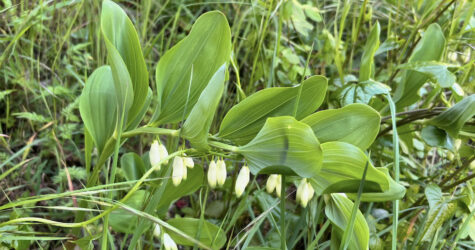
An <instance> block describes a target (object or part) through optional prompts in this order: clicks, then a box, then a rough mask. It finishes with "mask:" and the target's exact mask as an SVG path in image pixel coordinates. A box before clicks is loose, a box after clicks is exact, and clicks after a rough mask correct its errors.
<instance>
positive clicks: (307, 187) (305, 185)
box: [297, 178, 315, 207]
mask: <svg viewBox="0 0 475 250" xmlns="http://www.w3.org/2000/svg"><path fill="white" fill-rule="evenodd" d="M314 194H315V190H314V189H313V187H312V185H311V184H310V183H309V182H307V179H305V178H304V179H302V180H301V181H300V184H299V186H298V187H297V202H299V203H300V205H302V207H307V204H308V202H309V201H310V200H311V199H312V198H313V195H314Z"/></svg>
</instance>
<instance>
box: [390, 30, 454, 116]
mask: <svg viewBox="0 0 475 250" xmlns="http://www.w3.org/2000/svg"><path fill="white" fill-rule="evenodd" d="M445 45H446V42H445V37H444V33H443V32H442V29H441V28H440V26H439V25H438V24H437V23H433V24H431V25H429V27H428V28H427V30H426V31H425V32H424V35H423V36H422V39H421V40H420V41H419V43H418V44H417V46H416V48H415V49H414V52H413V53H412V54H411V57H410V58H409V60H408V62H409V63H415V62H424V61H438V60H440V58H441V57H442V53H443V52H444V49H445V47H446V46H445ZM428 79H429V78H428V76H427V75H426V74H424V73H420V72H417V71H414V70H406V71H405V72H404V74H403V77H402V81H401V82H400V83H399V84H398V85H397V88H396V92H395V93H394V101H395V102H396V104H397V106H398V107H406V106H409V105H411V104H413V103H415V102H416V101H417V100H419V98H420V97H419V95H418V93H417V92H418V90H419V89H420V88H421V87H422V85H424V83H426V82H427V80H428Z"/></svg>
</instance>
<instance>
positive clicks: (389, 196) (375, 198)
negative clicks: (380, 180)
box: [347, 168, 406, 202]
mask: <svg viewBox="0 0 475 250" xmlns="http://www.w3.org/2000/svg"><path fill="white" fill-rule="evenodd" d="M376 169H377V170H379V171H381V172H383V173H384V174H385V175H386V179H388V180H389V189H388V190H386V191H384V192H376V193H362V194H361V201H364V202H382V201H394V200H400V199H402V198H403V197H404V195H405V194H406V189H405V188H404V186H402V185H401V184H398V183H397V182H396V181H394V180H393V179H392V178H391V176H390V175H389V171H388V169H387V168H376ZM347 195H348V197H350V198H351V199H353V200H354V199H356V195H357V194H356V193H354V194H347Z"/></svg>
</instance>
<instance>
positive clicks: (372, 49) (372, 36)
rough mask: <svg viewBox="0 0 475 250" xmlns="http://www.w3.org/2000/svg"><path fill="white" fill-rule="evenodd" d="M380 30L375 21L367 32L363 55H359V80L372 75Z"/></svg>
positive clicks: (367, 78)
mask: <svg viewBox="0 0 475 250" xmlns="http://www.w3.org/2000/svg"><path fill="white" fill-rule="evenodd" d="M380 30H381V28H380V26H379V22H376V24H375V25H374V26H373V28H372V29H371V32H370V33H369V37H368V40H366V44H365V47H364V50H363V55H362V56H361V67H360V77H359V80H360V82H362V81H366V80H369V79H370V78H373V76H374V53H376V51H377V50H378V47H379V33H380Z"/></svg>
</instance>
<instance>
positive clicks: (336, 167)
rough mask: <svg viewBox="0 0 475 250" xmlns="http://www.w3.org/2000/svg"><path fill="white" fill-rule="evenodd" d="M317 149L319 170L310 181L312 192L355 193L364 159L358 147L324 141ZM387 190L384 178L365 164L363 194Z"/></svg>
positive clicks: (365, 158) (365, 159) (384, 176)
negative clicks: (321, 152) (319, 162)
mask: <svg viewBox="0 0 475 250" xmlns="http://www.w3.org/2000/svg"><path fill="white" fill-rule="evenodd" d="M321 147H322V150H323V164H322V168H321V169H320V172H319V173H318V174H317V175H315V176H314V177H312V178H311V179H310V183H311V184H312V186H313V188H314V189H315V193H316V194H317V195H321V194H324V193H353V192H358V188H359V186H360V182H361V178H362V177H363V171H364V169H365V166H366V163H367V162H368V157H366V155H365V154H364V153H363V151H361V150H360V149H359V148H358V147H356V146H353V145H351V144H349V143H346V142H326V143H322V144H321ZM388 189H389V180H388V178H387V177H386V175H385V174H384V173H383V172H381V171H379V170H377V169H376V168H375V167H373V165H372V164H371V163H369V162H368V170H367V172H366V178H365V185H364V189H363V192H382V191H386V190H388Z"/></svg>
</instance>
